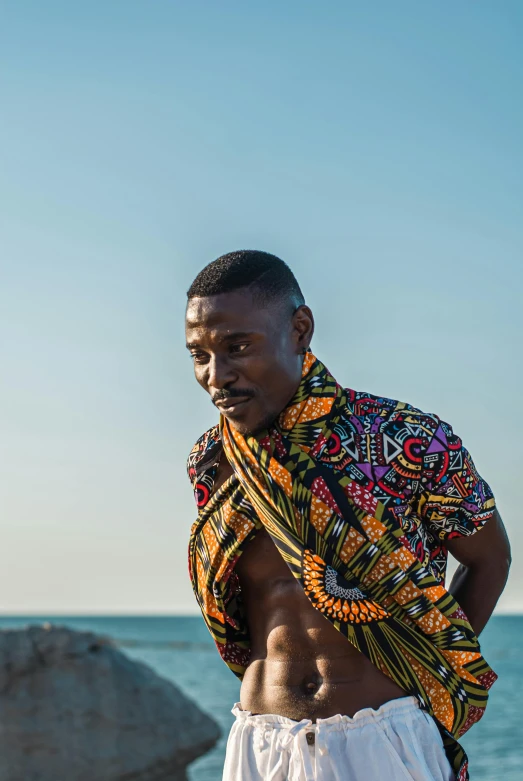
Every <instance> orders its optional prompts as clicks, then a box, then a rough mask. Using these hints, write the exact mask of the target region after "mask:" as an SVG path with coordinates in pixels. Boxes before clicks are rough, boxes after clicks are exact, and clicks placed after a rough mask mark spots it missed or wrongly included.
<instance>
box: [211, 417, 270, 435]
mask: <svg viewBox="0 0 523 781" xmlns="http://www.w3.org/2000/svg"><path fill="white" fill-rule="evenodd" d="M224 417H225V418H226V419H227V420H228V422H229V423H230V424H231V426H232V427H233V428H234V429H236V431H237V432H238V433H239V434H241V435H242V436H243V437H258V436H260V434H264V433H265V432H266V431H267V429H268V428H269V427H270V426H271V425H272V423H274V421H275V419H276V418H275V416H274V415H271V416H270V417H265V418H262V419H261V420H260V419H258V420H249V419H248V418H246V419H245V420H242V419H241V418H239V417H235V418H232V417H228V416H227V415H224Z"/></svg>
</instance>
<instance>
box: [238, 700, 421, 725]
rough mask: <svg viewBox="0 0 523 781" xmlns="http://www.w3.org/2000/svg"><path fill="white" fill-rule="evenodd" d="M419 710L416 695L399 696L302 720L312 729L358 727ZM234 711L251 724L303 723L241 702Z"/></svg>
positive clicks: (239, 718) (240, 718)
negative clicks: (343, 712)
mask: <svg viewBox="0 0 523 781" xmlns="http://www.w3.org/2000/svg"><path fill="white" fill-rule="evenodd" d="M419 710H420V704H419V702H418V700H417V698H416V697H399V698H397V699H394V700H389V701H388V702H386V703H384V704H383V705H381V706H380V707H379V708H377V709H376V710H375V709H374V708H362V709H361V710H359V711H357V712H356V713H355V714H354V716H342V715H341V714H340V713H337V714H336V715H335V716H329V718H327V719H316V722H312V721H310V720H309V719H302V721H307V722H308V729H310V730H314V729H315V728H316V727H320V726H325V727H328V726H331V725H332V726H333V725H335V724H336V725H338V726H340V727H344V728H349V729H351V728H352V729H357V728H359V727H363V726H364V725H365V724H369V723H371V722H376V721H382V720H388V719H391V718H395V717H397V716H402V715H405V714H407V713H409V712H414V711H419ZM232 713H233V714H234V716H235V717H236V719H237V720H238V721H245V722H248V723H249V724H253V725H256V724H257V725H259V726H261V725H269V724H272V725H274V726H277V725H278V724H280V725H281V726H283V727H293V726H294V725H296V724H300V723H301V722H298V721H294V719H288V718H287V717H286V716H277V715H276V714H274V713H258V714H255V715H253V714H252V713H251V711H247V710H242V707H241V704H240V703H239V702H237V703H235V705H234V707H233V709H232Z"/></svg>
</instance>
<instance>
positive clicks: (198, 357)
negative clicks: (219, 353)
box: [191, 353, 207, 363]
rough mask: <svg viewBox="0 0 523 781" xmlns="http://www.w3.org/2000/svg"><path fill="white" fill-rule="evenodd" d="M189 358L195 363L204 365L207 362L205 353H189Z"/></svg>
mask: <svg viewBox="0 0 523 781" xmlns="http://www.w3.org/2000/svg"><path fill="white" fill-rule="evenodd" d="M191 358H192V359H193V361H194V362H195V363H205V361H206V360H207V356H206V355H205V353H191Z"/></svg>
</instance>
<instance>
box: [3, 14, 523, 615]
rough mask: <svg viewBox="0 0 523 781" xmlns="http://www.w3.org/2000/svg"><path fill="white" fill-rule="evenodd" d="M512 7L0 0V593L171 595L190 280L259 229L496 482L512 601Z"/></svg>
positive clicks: (353, 350) (345, 364)
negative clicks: (445, 423) (445, 422)
mask: <svg viewBox="0 0 523 781" xmlns="http://www.w3.org/2000/svg"><path fill="white" fill-rule="evenodd" d="M522 34H523V5H522V4H521V3H520V2H519V0H503V2H501V3H496V2H494V0H490V2H484V1H482V0H479V1H478V2H474V3H470V2H459V3H451V2H443V3H442V2H435V1H434V0H428V1H427V2H424V3H419V2H418V1H417V0H411V1H408V0H396V1H395V2H389V1H388V0H381V1H378V0H376V1H375V2H373V3H361V2H349V1H347V0H343V1H342V0H340V1H339V2H329V1H327V2H323V3H311V2H306V1H304V0H300V2H297V1H295V0H288V1H287V2H285V3H280V2H275V1H274V0H265V2H263V3H253V2H245V1H243V2H239V1H238V2H229V1H228V0H224V1H223V2H216V1H213V2H210V1H209V2H201V0H192V1H191V2H176V1H175V0H172V2H145V0H143V1H142V2H138V1H137V0H125V2H124V1H123V0H120V1H115V2H110V3H107V2H103V1H102V0H90V2H81V3H78V2H76V3H71V2H68V1H67V0H63V2H58V1H57V0H47V1H46V2H45V3H43V2H41V0H18V1H15V0H11V1H9V0H6V1H5V2H3V3H1V4H0V106H1V109H0V162H1V165H0V222H1V224H0V249H1V259H0V263H1V284H0V299H1V300H0V313H1V314H0V317H1V321H2V322H1V340H2V343H1V356H2V358H1V375H2V381H1V389H0V416H1V426H2V435H1V457H2V464H1V481H0V484H1V489H0V491H1V493H0V500H1V507H0V513H1V537H2V565H1V567H0V612H8V611H9V612H15V613H16V612H20V613H28V612H49V613H53V612H64V613H79V612H88V611H92V612H96V613H100V612H118V611H125V612H136V613H145V612H178V611H184V612H191V611H194V610H195V602H194V599H193V596H192V592H191V590H190V586H189V582H188V576H187V564H186V561H187V556H186V550H187V540H188V533H189V527H190V525H191V523H192V522H193V520H194V518H195V508H194V504H193V498H192V493H191V489H190V486H189V483H188V481H187V478H186V475H185V457H186V455H187V452H188V451H189V449H190V447H191V445H192V443H193V441H194V440H195V439H196V438H197V436H199V434H200V433H202V432H203V431H204V430H205V429H206V428H207V427H208V426H210V425H211V424H212V423H213V422H214V421H215V419H216V411H215V410H214V408H213V407H212V405H211V404H210V402H209V400H208V398H207V397H206V396H205V394H204V392H203V391H201V390H200V389H199V388H198V387H197V386H196V383H195V381H194V379H193V376H192V368H191V361H190V358H189V356H188V355H187V354H186V351H185V347H184V333H183V318H184V305H185V291H186V289H187V287H188V286H189V284H190V282H191V281H192V279H193V277H194V276H195V274H196V273H197V272H198V271H199V270H200V268H202V267H203V266H204V265H205V264H206V263H207V262H209V261H210V260H213V259H214V258H215V257H217V256H218V255H220V254H222V253H224V252H228V251H230V250H234V249H240V248H255V249H263V250H267V251H270V252H274V253H276V254H278V255H280V256H281V257H283V258H284V259H285V260H286V261H287V262H288V263H289V264H290V265H291V267H292V268H293V270H294V271H295V273H296V275H297V277H298V279H299V280H300V282H301V284H302V287H303V289H304V293H305V296H306V298H307V301H308V303H309V304H310V305H311V307H312V308H313V310H314V312H315V314H316V318H317V337H316V338H315V341H314V344H313V347H314V350H315V352H316V353H317V354H318V355H319V356H320V357H321V358H322V359H323V360H324V362H326V363H327V365H328V366H329V368H330V369H331V370H332V372H333V373H334V374H335V375H336V377H337V378H338V379H339V380H340V381H341V382H343V383H344V384H346V385H349V386H351V387H353V388H357V389H359V390H367V391H371V392H374V393H379V394H383V395H386V396H391V397H393V398H399V399H402V400H404V401H408V402H410V403H413V404H415V405H416V406H418V407H421V408H422V409H425V410H427V411H430V412H436V413H438V414H439V415H440V416H441V417H443V418H444V419H445V420H448V421H449V422H450V423H452V425H453V426H454V429H455V430H456V431H457V433H458V434H460V436H461V437H462V438H463V440H464V442H465V444H466V445H467V447H468V448H469V450H470V451H471V453H472V455H473V457H474V459H475V461H476V465H477V466H478V469H479V471H480V472H481V473H482V474H483V476H484V477H485V478H486V479H487V480H488V481H489V482H490V483H491V485H492V487H493V489H494V491H495V494H496V496H497V499H498V506H499V508H500V511H501V513H502V515H503V517H504V519H505V522H506V525H507V527H508V530H509V533H510V536H511V539H512V545H513V554H514V558H515V563H514V565H513V572H512V575H511V580H510V583H509V586H508V588H507V590H506V592H505V595H504V597H503V599H502V602H501V608H502V609H503V610H511V611H515V610H520V609H521V610H523V590H522V586H523V565H522V563H521V556H522V554H523V531H522V513H521V493H520V492H521V487H522V484H523V455H522V439H523V423H522V411H521V407H522V401H523V398H522V385H523V350H522V346H521V343H522V338H523V314H522V312H523V307H522V304H521V298H522V287H523V271H522V248H523V237H522V214H523V209H522V207H523V165H522V151H523V146H522V139H523V109H522V100H521V89H522V84H523V54H522V47H521V38H522Z"/></svg>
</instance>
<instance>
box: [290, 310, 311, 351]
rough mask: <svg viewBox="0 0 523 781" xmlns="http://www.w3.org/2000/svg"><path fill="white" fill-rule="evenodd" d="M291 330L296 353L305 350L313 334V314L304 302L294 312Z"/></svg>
mask: <svg viewBox="0 0 523 781" xmlns="http://www.w3.org/2000/svg"><path fill="white" fill-rule="evenodd" d="M293 330H294V334H295V339H296V347H297V351H298V353H304V352H307V350H308V349H309V345H310V343H311V341H312V336H313V334H314V315H313V314H312V311H311V310H310V308H309V307H308V306H307V305H306V304H302V305H301V306H299V307H298V308H297V309H296V311H295V312H294V315H293Z"/></svg>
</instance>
